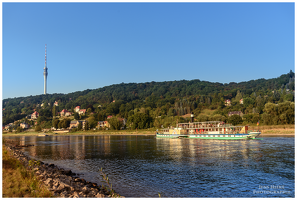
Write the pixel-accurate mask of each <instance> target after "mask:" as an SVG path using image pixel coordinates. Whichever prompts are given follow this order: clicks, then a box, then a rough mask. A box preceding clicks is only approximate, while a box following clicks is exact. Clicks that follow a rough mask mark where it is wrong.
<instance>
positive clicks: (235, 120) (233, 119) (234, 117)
mask: <svg viewBox="0 0 297 200" xmlns="http://www.w3.org/2000/svg"><path fill="white" fill-rule="evenodd" d="M228 122H229V123H231V124H232V125H234V126H236V125H237V124H241V123H242V122H243V121H242V118H241V117H240V116H239V115H232V116H230V117H229V118H228Z"/></svg>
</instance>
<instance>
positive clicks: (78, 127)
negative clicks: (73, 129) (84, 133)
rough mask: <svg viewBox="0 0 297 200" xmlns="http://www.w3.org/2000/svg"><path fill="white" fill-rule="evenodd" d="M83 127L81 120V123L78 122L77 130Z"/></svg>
mask: <svg viewBox="0 0 297 200" xmlns="http://www.w3.org/2000/svg"><path fill="white" fill-rule="evenodd" d="M81 129H82V124H81V122H79V123H78V126H77V130H79V131H80V130H81Z"/></svg>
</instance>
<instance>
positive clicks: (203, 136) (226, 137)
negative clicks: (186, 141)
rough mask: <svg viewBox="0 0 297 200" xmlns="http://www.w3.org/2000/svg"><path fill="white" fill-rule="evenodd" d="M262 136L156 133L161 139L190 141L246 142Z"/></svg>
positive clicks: (255, 134) (254, 134) (249, 134)
mask: <svg viewBox="0 0 297 200" xmlns="http://www.w3.org/2000/svg"><path fill="white" fill-rule="evenodd" d="M260 134H261V132H251V133H248V134H239V133H238V134H189V135H178V134H160V133H156V137H160V138H190V139H203V140H209V139H212V140H244V139H245V140H246V139H255V138H256V137H258V136H259V135H260Z"/></svg>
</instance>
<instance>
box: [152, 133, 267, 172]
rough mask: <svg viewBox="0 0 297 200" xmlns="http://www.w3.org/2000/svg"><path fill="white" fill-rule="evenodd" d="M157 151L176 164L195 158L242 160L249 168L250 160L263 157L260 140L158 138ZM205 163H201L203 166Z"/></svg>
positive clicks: (258, 159) (257, 159)
mask: <svg viewBox="0 0 297 200" xmlns="http://www.w3.org/2000/svg"><path fill="white" fill-rule="evenodd" d="M156 139H157V140H156V141H157V149H158V150H159V151H162V152H163V153H164V154H165V155H167V156H169V157H170V158H172V159H174V160H175V161H176V162H179V161H183V162H184V160H185V159H189V161H190V160H191V159H192V158H194V160H195V161H197V160H203V159H204V160H206V161H207V163H209V161H210V160H212V161H214V162H217V161H220V160H224V161H229V162H232V161H236V160H239V159H240V160H241V162H242V164H243V165H244V166H247V167H248V166H249V159H251V158H253V160H254V161H255V162H258V161H260V159H261V157H262V156H263V154H262V152H261V151H260V146H261V144H260V143H261V142H260V141H259V140H199V139H170V138H156ZM202 163H203V162H201V164H202Z"/></svg>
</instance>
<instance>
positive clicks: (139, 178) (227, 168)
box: [7, 135, 295, 197]
mask: <svg viewBox="0 0 297 200" xmlns="http://www.w3.org/2000/svg"><path fill="white" fill-rule="evenodd" d="M7 138H10V139H16V140H20V141H21V144H34V145H35V146H33V147H27V148H23V151H24V153H25V154H26V155H28V156H30V157H32V158H34V159H37V160H41V161H43V162H46V163H53V164H55V165H57V166H59V167H62V168H64V169H71V170H72V172H74V173H78V174H80V175H79V176H80V177H81V178H84V179H85V180H87V181H90V182H96V183H98V184H100V185H101V184H102V182H101V181H102V179H101V176H100V173H99V169H100V168H102V169H103V172H104V173H107V174H108V177H109V179H110V182H111V183H112V186H113V189H114V190H115V191H116V192H117V193H119V194H120V195H122V196H125V197H159V196H158V195H159V194H160V195H161V197H295V138H294V137H263V139H262V140H199V139H167V138H156V137H155V136H122V135H118V136H117V135H100V136H48V137H38V136H22V137H18V136H16V137H7Z"/></svg>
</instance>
